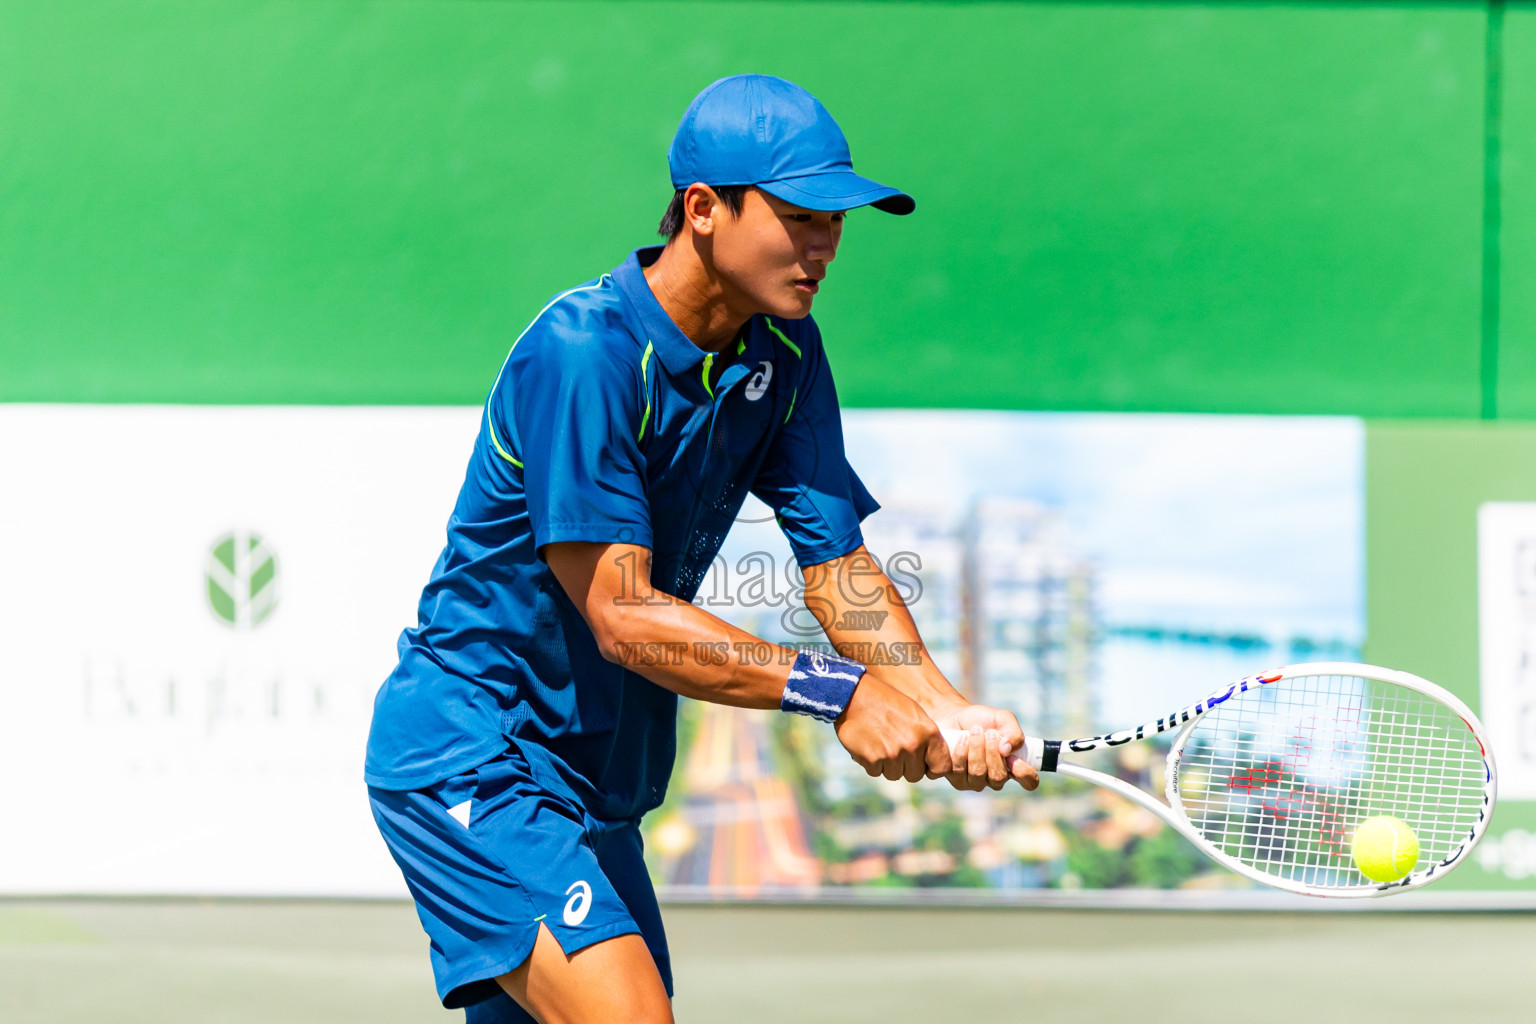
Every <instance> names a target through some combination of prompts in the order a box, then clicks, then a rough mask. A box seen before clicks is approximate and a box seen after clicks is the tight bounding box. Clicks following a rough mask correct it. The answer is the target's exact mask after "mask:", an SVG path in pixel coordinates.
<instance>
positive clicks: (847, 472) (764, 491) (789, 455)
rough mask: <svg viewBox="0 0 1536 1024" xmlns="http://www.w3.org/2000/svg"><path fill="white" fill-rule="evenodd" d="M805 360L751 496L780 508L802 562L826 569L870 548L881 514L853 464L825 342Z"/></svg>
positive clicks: (809, 344) (806, 345) (815, 341)
mask: <svg viewBox="0 0 1536 1024" xmlns="http://www.w3.org/2000/svg"><path fill="white" fill-rule="evenodd" d="M801 350H802V352H803V353H804V355H803V357H802V360H803V365H802V366H801V367H800V374H799V378H798V381H797V383H796V385H795V388H794V391H793V401H794V406H793V408H792V409H791V410H790V412H789V418H788V419H787V420H786V421H785V423H784V425H783V427H782V428H781V429H780V431H779V434H778V436H777V437H776V438H774V441H773V443H772V445H771V447H770V448H769V450H768V455H767V457H766V458H765V459H764V461H763V465H762V468H761V469H760V470H759V471H758V475H757V479H756V480H755V481H754V482H753V484H752V493H753V494H755V495H757V496H758V497H759V498H761V499H762V500H763V502H764V503H766V504H767V505H768V507H769V508H771V509H773V511H774V514H775V515H776V516H777V517H778V521H779V528H780V529H781V530H783V531H784V536H785V538H786V539H787V540H788V541H789V546H790V548H791V550H793V551H794V553H795V559H796V561H798V562H799V563H800V564H801V565H803V566H804V565H819V564H821V563H822V562H828V561H831V560H832V559H834V558H840V557H841V556H843V555H846V554H847V553H848V552H850V551H852V550H854V549H855V548H857V547H858V546H859V545H860V544H862V543H864V537H863V533H862V531H861V530H860V528H859V524H860V523H861V522H863V520H864V519H865V517H867V516H868V515H869V514H870V513H872V512H874V511H875V510H876V509H878V508H879V507H880V504H879V502H877V501H875V499H874V498H873V497H871V495H870V493H869V491H868V490H866V489H865V487H864V483H863V481H861V480H860V479H859V477H858V474H856V473H855V472H854V471H853V467H852V466H850V465H848V459H847V456H846V454H845V453H844V451H843V421H842V414H841V412H840V410H839V409H838V404H837V388H836V387H835V386H834V385H833V383H832V371H831V368H830V367H829V366H828V365H827V361H826V357H825V355H824V353H823V351H822V347H821V342H820V339H819V338H817V337H815V335H814V334H812V335H811V337H809V338H807V339H805V340H804V341H803V342H802V343H801Z"/></svg>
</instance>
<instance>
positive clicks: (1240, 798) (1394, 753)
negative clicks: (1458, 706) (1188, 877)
mask: <svg viewBox="0 0 1536 1024" xmlns="http://www.w3.org/2000/svg"><path fill="white" fill-rule="evenodd" d="M1178 771H1179V779H1180V787H1179V788H1180V792H1181V797H1182V800H1183V803H1184V809H1185V812H1186V813H1187V814H1188V816H1189V818H1190V821H1191V822H1192V823H1193V824H1194V825H1195V827H1196V828H1197V829H1199V830H1200V832H1201V833H1202V834H1203V835H1204V836H1205V838H1206V839H1207V840H1208V841H1209V842H1210V843H1211V844H1212V845H1213V846H1215V847H1216V848H1217V849H1218V850H1220V851H1221V852H1223V853H1225V854H1227V855H1228V856H1230V857H1233V858H1234V859H1236V860H1238V861H1241V862H1243V863H1245V864H1248V865H1249V866H1251V867H1254V868H1257V869H1259V870H1261V871H1265V872H1266V873H1269V874H1272V875H1275V876H1277V877H1279V878H1282V879H1285V880H1288V881H1293V882H1296V883H1299V884H1303V885H1308V886H1312V887H1319V888H1344V887H1353V886H1368V885H1373V884H1375V883H1372V882H1371V881H1370V880H1369V879H1367V878H1366V877H1365V876H1364V875H1362V874H1361V873H1360V871H1359V869H1358V868H1356V866H1355V864H1354V861H1353V859H1352V857H1351V839H1352V837H1353V835H1354V831H1355V829H1356V828H1357V827H1358V826H1359V824H1360V823H1361V822H1362V821H1364V820H1365V819H1366V818H1371V817H1376V816H1378V815H1394V816H1396V817H1399V818H1401V819H1403V820H1404V821H1405V822H1407V823H1408V825H1409V826H1410V827H1411V828H1412V829H1413V830H1414V832H1415V833H1416V834H1417V835H1418V839H1419V846H1420V853H1419V860H1418V865H1417V866H1418V867H1424V866H1426V865H1428V864H1431V863H1438V862H1440V861H1443V860H1445V859H1446V858H1447V857H1449V856H1451V854H1453V853H1454V852H1455V851H1456V850H1457V849H1459V848H1460V847H1461V846H1462V845H1464V844H1465V843H1466V841H1467V839H1468V837H1469V835H1470V833H1471V831H1472V829H1473V826H1474V824H1475V823H1476V821H1477V820H1478V817H1479V815H1480V814H1481V813H1482V810H1483V802H1484V795H1485V786H1484V784H1485V781H1486V770H1485V767H1484V763H1483V757H1482V750H1481V748H1480V747H1479V745H1478V743H1477V738H1476V737H1475V736H1474V735H1473V734H1472V732H1471V730H1470V729H1469V728H1468V727H1467V725H1466V723H1464V722H1463V721H1462V720H1461V719H1460V718H1459V717H1458V716H1457V715H1456V714H1455V713H1453V712H1452V711H1451V710H1450V709H1449V708H1447V707H1446V706H1445V705H1443V704H1441V703H1440V702H1439V701H1437V700H1435V699H1434V698H1432V697H1429V696H1426V695H1424V694H1421V693H1419V692H1417V691H1415V690H1411V689H1408V688H1407V687H1403V686H1398V685H1396V684H1393V683H1385V682H1381V681H1379V680H1373V679H1364V678H1361V677H1357V676H1303V677H1293V678H1287V679H1286V680H1284V681H1283V682H1282V683H1280V684H1278V685H1272V686H1268V687H1265V688H1264V689H1261V690H1251V691H1249V692H1247V693H1245V694H1241V695H1238V696H1235V697H1233V698H1232V699H1230V700H1228V701H1227V702H1226V703H1224V704H1222V705H1220V706H1219V707H1217V708H1215V709H1213V710H1212V711H1211V712H1209V713H1208V714H1206V716H1205V717H1204V718H1202V719H1201V720H1200V721H1199V722H1198V723H1197V724H1196V726H1195V728H1194V730H1193V731H1192V732H1191V734H1190V736H1189V737H1188V739H1187V741H1186V743H1185V746H1184V751H1183V754H1182V756H1181V758H1180V761H1179V767H1178Z"/></svg>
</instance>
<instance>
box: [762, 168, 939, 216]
mask: <svg viewBox="0 0 1536 1024" xmlns="http://www.w3.org/2000/svg"><path fill="white" fill-rule="evenodd" d="M757 187H758V188H760V189H762V190H763V191H764V192H767V193H769V194H770V195H774V196H778V197H779V198H780V199H782V200H784V201H785V202H786V203H794V204H795V205H796V206H803V207H805V208H806V209H807V210H852V209H854V208H855V207H858V206H873V207H874V208H875V209H877V210H884V211H885V212H886V213H894V214H898V215H904V214H908V213H911V212H912V211H913V210H915V209H917V201H916V200H914V199H913V198H912V197H911V196H909V195H907V194H906V193H905V192H902V191H901V190H900V189H894V188H891V187H889V186H887V185H882V184H880V183H879V182H877V181H870V180H869V179H868V178H864V177H860V176H859V175H857V174H854V173H853V172H852V171H827V172H826V173H825V174H808V175H806V176H804V177H802V178H785V179H784V180H782V181H764V182H759V183H758V185H757Z"/></svg>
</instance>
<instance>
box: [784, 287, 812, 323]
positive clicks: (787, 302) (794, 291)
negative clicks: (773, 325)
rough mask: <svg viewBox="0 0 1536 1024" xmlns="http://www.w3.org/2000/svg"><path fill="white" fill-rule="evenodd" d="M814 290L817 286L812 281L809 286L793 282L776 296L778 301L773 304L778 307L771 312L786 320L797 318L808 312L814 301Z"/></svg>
mask: <svg viewBox="0 0 1536 1024" xmlns="http://www.w3.org/2000/svg"><path fill="white" fill-rule="evenodd" d="M816 292H817V287H816V282H814V281H813V282H811V286H810V287H809V288H807V287H806V286H804V285H801V284H798V283H797V284H794V285H792V286H790V287H789V288H787V289H785V290H784V291H782V292H780V293H779V295H778V296H776V298H777V299H778V301H777V302H775V303H774V305H775V306H777V307H778V308H777V309H775V310H774V311H773V312H774V313H775V314H776V315H777V316H781V317H783V318H784V319H786V320H799V319H800V318H801V317H803V316H807V315H809V314H810V312H811V304H812V303H814V302H815V301H816Z"/></svg>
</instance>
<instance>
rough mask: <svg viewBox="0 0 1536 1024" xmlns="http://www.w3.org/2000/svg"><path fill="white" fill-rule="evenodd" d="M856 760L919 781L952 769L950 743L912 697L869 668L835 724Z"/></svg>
mask: <svg viewBox="0 0 1536 1024" xmlns="http://www.w3.org/2000/svg"><path fill="white" fill-rule="evenodd" d="M833 728H834V729H836V730H837V738H838V741H839V742H840V743H842V745H843V747H844V748H845V749H847V751H848V753H850V754H852V755H853V759H854V760H855V761H857V762H858V763H859V765H860V766H861V767H863V769H864V770H865V771H866V772H868V773H869V774H871V775H883V776H884V777H885V778H887V779H890V780H891V781H892V782H894V781H896V780H897V779H906V780H907V781H908V782H917V781H918V780H920V779H923V778H925V777H927V776H928V775H929V774H938V775H943V774H945V773H947V772H948V771H949V768H950V761H949V744H948V743H946V742H944V736H943V734H941V733H940V732H939V727H938V725H937V724H936V723H935V722H934V720H933V719H932V718H930V717H928V713H927V712H926V711H924V710H923V709H922V708H921V707H920V706H919V705H918V703H917V701H915V700H913V699H912V698H911V697H908V696H907V695H906V694H904V693H902V692H901V691H899V690H897V689H895V688H894V687H892V686H888V685H886V684H885V683H882V682H881V681H880V680H879V679H876V678H874V673H873V672H866V673H865V674H864V678H863V679H861V680H859V685H858V687H856V688H855V689H854V691H853V697H852V698H851V699H850V700H849V701H848V706H847V707H846V708H844V709H843V713H842V714H841V715H839V716H838V719H837V723H836V724H835V725H834V726H833Z"/></svg>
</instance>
